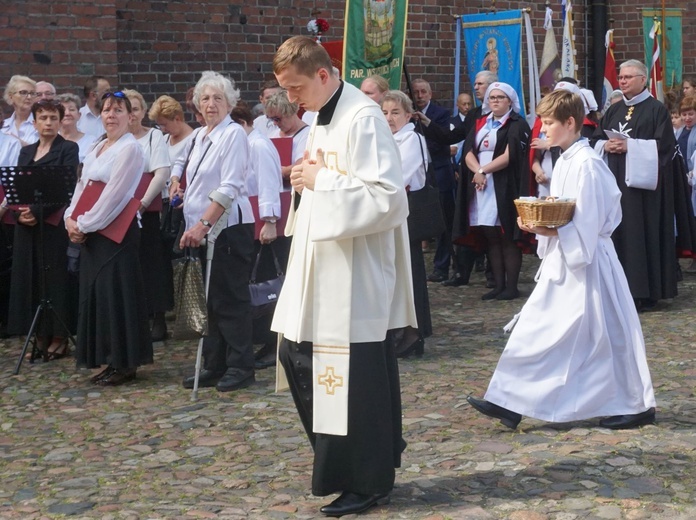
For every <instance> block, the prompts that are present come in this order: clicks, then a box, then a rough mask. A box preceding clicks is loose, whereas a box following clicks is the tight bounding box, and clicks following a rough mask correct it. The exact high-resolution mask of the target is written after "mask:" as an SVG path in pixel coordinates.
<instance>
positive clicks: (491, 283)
mask: <svg viewBox="0 0 696 520" xmlns="http://www.w3.org/2000/svg"><path fill="white" fill-rule="evenodd" d="M493 288H495V282H494V281H493V280H486V289H493Z"/></svg>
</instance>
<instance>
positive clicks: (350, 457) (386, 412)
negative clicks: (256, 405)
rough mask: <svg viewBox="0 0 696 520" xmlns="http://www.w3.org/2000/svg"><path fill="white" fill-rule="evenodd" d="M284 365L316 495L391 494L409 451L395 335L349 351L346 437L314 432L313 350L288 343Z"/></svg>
mask: <svg viewBox="0 0 696 520" xmlns="http://www.w3.org/2000/svg"><path fill="white" fill-rule="evenodd" d="M279 359H280V363H281V364H282V365H283V368H284V369H285V373H286V375H287V378H288V382H289V384H290V391H291V392H292V397H293V399H294V401H295V406H296V407H297V411H298V413H299V415H300V419H301V420H302V425H303V426H304V428H305V431H306V432H307V436H308V437H309V441H310V443H311V444H312V447H313V448H314V467H313V472H312V494H314V495H316V496H326V495H329V494H331V493H337V492H342V491H351V492H353V493H361V494H366V495H372V494H377V493H389V492H390V491H391V490H392V488H393V487H394V475H395V472H394V468H398V467H400V466H401V451H402V450H403V447H404V446H403V441H402V439H401V391H400V385H399V367H398V365H397V361H396V356H395V354H394V344H393V341H392V340H391V334H388V335H387V339H386V340H385V341H382V342H376V343H351V345H350V379H349V387H348V388H349V389H348V435H346V436H340V435H328V434H323V433H314V432H313V431H312V430H313V413H312V404H313V394H312V381H313V375H312V344H311V343H309V342H303V343H299V344H298V343H294V342H291V341H288V340H283V342H282V343H281V346H280V351H279Z"/></svg>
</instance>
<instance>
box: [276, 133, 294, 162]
mask: <svg viewBox="0 0 696 520" xmlns="http://www.w3.org/2000/svg"><path fill="white" fill-rule="evenodd" d="M271 141H272V142H273V144H274V145H275V147H276V150H278V155H280V165H281V166H290V165H291V164H292V137H271Z"/></svg>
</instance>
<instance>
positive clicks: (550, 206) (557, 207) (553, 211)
mask: <svg viewBox="0 0 696 520" xmlns="http://www.w3.org/2000/svg"><path fill="white" fill-rule="evenodd" d="M515 207H516V208H517V214H518V215H519V216H520V218H521V219H522V224H524V225H525V226H530V227H533V226H544V227H558V226H563V225H565V224H567V223H568V222H570V221H571V219H572V218H573V212H574V211H575V200H574V199H566V198H560V197H546V198H544V199H537V198H536V197H521V198H519V199H515Z"/></svg>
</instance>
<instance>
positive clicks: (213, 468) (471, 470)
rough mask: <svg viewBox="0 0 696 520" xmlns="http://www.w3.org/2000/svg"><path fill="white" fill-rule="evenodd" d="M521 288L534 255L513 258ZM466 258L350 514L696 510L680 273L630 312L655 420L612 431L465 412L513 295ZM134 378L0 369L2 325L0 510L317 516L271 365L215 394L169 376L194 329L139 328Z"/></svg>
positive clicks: (687, 306)
mask: <svg viewBox="0 0 696 520" xmlns="http://www.w3.org/2000/svg"><path fill="white" fill-rule="evenodd" d="M524 264H525V268H524V271H523V284H522V289H523V292H524V293H525V294H526V295H528V294H529V292H530V291H531V289H532V283H533V282H532V278H533V273H534V270H535V268H536V266H537V265H538V261H536V260H535V259H532V258H530V257H525V260H524ZM486 291H487V289H485V288H484V286H483V278H482V275H481V274H480V273H477V274H475V276H474V277H473V279H472V284H471V285H470V286H467V287H461V288H449V289H448V288H443V287H440V286H439V285H431V298H432V307H433V316H434V322H435V335H434V336H433V337H432V338H430V339H429V340H428V341H427V345H426V353H425V356H424V357H423V358H421V359H409V360H405V361H403V362H402V363H401V373H402V391H403V403H404V437H405V438H406V440H407V441H408V443H409V445H408V448H407V450H406V452H405V453H404V458H403V466H402V468H401V469H400V470H398V472H397V481H396V488H395V490H394V492H393V494H392V497H391V504H390V505H388V506H382V507H379V508H375V509H372V510H370V512H369V513H368V514H364V515H362V517H363V518H365V519H378V518H379V519H401V518H404V519H428V520H440V519H442V520H444V519H497V518H505V519H511V520H542V519H549V520H551V519H554V520H573V519H622V518H625V519H643V518H650V519H656V518H669V519H694V518H696V486H695V484H696V468H695V465H694V457H695V454H696V451H695V449H696V428H695V426H696V398H695V397H694V382H695V378H696V359H695V358H696V354H694V348H695V347H696V339H695V328H694V324H693V322H692V321H691V319H692V317H693V315H694V309H695V308H696V305H695V304H696V274H690V273H687V274H685V280H684V282H682V283H681V285H680V295H679V296H678V297H677V298H675V299H674V300H673V301H671V302H661V303H660V304H659V306H658V308H657V309H656V310H655V311H653V312H649V313H645V314H642V315H641V321H642V323H643V328H644V333H645V336H646V341H647V348H648V358H649V363H650V367H651V371H652V376H653V382H654V386H655V392H656V396H657V402H658V424H657V425H656V426H647V427H644V428H642V429H640V430H629V431H618V432H615V431H610V430H607V429H603V428H599V427H598V425H597V421H596V420H592V421H582V422H578V423H568V424H548V423H543V422H540V421H535V420H530V419H524V420H523V421H522V423H521V427H520V429H519V430H518V431H515V432H513V431H511V430H508V429H506V428H505V427H503V426H501V425H500V424H499V423H498V422H496V421H493V420H490V419H488V418H486V417H483V416H481V415H479V414H477V413H476V412H474V411H473V409H471V408H470V407H469V406H468V405H467V404H466V402H465V398H466V396H467V395H468V394H470V393H473V394H474V395H478V396H480V395H482V393H483V392H484V390H485V388H486V385H487V383H488V380H489V378H490V375H491V372H492V370H493V369H494V368H495V364H496V362H497V359H498V357H499V355H500V352H501V351H502V349H503V347H504V344H505V336H504V335H503V333H502V331H501V327H502V326H503V325H504V324H505V323H506V322H507V321H508V320H509V319H510V317H511V316H512V315H513V314H514V313H515V312H517V310H518V309H519V308H520V307H521V305H522V303H523V300H522V299H518V300H515V301H511V302H482V301H481V300H480V296H481V295H482V294H483V293H484V292H486ZM155 350H156V361H155V364H154V365H152V366H147V367H144V368H143V369H141V370H140V371H139V372H138V379H137V381H136V382H134V383H132V384H128V385H125V386H122V387H118V388H109V389H104V388H99V387H94V386H91V385H90V384H89V382H88V378H89V376H90V375H91V372H90V371H87V370H77V369H75V366H74V362H73V361H72V360H68V359H66V360H61V361H54V362H50V363H46V364H44V363H41V362H37V363H35V364H34V365H30V364H28V363H25V364H24V365H23V367H22V370H21V372H20V375H19V376H12V375H11V372H12V369H13V368H14V364H15V362H16V360H17V357H18V355H19V352H20V344H19V342H18V340H17V339H14V340H5V341H4V343H2V342H0V359H1V361H0V519H23V520H24V519H39V518H42V519H43V518H63V517H64V516H65V517H70V518H101V519H122V518H123V519H191V518H220V519H243V518H258V519H283V518H319V517H321V515H320V514H319V512H318V508H319V507H320V506H321V505H323V504H325V503H326V502H327V498H319V497H313V496H311V495H310V494H309V489H310V473H311V453H310V449H309V446H308V443H307V441H306V438H305V436H304V434H303V431H302V429H301V425H300V423H299V420H298V418H297V415H296V413H295V410H294V407H293V404H292V401H291V398H290V396H289V394H275V393H274V392H273V384H274V383H273V382H274V373H273V371H272V370H264V371H260V372H258V374H257V381H258V382H257V384H256V385H255V386H253V387H251V388H249V389H245V390H242V391H239V392H235V393H231V394H229V393H228V394H219V393H217V392H216V391H215V390H214V389H203V390H201V392H200V396H199V400H198V401H197V402H192V401H191V398H190V392H189V391H186V390H184V389H183V388H182V387H181V385H180V382H181V379H182V376H183V375H184V374H185V373H187V372H190V370H191V369H192V366H193V360H194V352H195V345H194V344H193V343H192V342H168V343H167V344H164V343H159V344H156V345H155Z"/></svg>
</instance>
